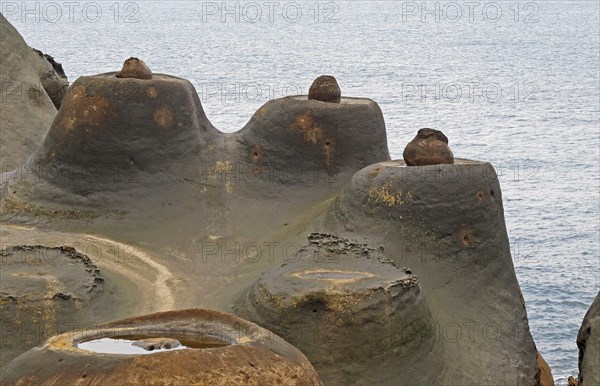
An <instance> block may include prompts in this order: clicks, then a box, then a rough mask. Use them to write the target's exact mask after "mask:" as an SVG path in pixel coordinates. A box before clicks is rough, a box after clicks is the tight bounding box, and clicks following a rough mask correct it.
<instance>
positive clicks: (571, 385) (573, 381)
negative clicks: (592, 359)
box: [567, 375, 579, 386]
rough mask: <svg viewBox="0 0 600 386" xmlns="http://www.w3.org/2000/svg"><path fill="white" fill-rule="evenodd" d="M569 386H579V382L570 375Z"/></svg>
mask: <svg viewBox="0 0 600 386" xmlns="http://www.w3.org/2000/svg"><path fill="white" fill-rule="evenodd" d="M567 386H579V381H578V380H577V379H575V378H574V377H573V376H572V375H570V376H569V378H568V379H567Z"/></svg>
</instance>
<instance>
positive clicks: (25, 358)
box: [0, 309, 322, 386]
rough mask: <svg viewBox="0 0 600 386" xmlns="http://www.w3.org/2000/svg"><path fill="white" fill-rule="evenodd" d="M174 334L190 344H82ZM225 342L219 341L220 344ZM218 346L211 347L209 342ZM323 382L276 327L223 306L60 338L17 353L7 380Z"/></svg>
mask: <svg viewBox="0 0 600 386" xmlns="http://www.w3.org/2000/svg"><path fill="white" fill-rule="evenodd" d="M157 335H158V336H161V337H172V339H175V338H176V339H177V340H180V341H181V342H182V343H184V345H185V346H186V347H188V349H180V350H172V351H160V352H157V353H152V354H145V355H144V354H141V355H135V354H133V355H131V354H130V355H121V354H106V353H102V354H100V353H95V352H93V351H88V350H84V349H81V348H80V347H78V345H79V344H81V343H82V342H86V341H90V340H94V339H99V338H104V337H107V338H123V339H125V338H135V337H143V339H147V338H148V336H155V337H156V336H157ZM215 341H218V342H220V343H221V344H220V345H219V346H218V347H214V345H212V343H210V344H208V345H205V342H215ZM207 347H210V348H207ZM48 380H51V381H52V383H53V384H61V385H72V384H76V383H80V382H91V383H93V384H98V385H110V384H112V385H137V384H154V385H164V384H169V385H182V386H183V385H185V386H187V385H215V386H218V385H255V386H258V385H291V386H293V385H297V386H301V385H302V386H304V385H306V386H309V385H310V386H313V385H315V386H317V385H322V383H321V381H320V380H319V377H318V375H317V373H316V372H315V370H314V368H313V367H312V365H311V364H310V363H309V362H308V360H307V359H306V357H305V356H304V355H303V354H302V353H301V352H300V351H299V350H298V349H296V348H294V347H293V346H292V345H290V344H289V343H287V342H285V341H284V340H283V339H281V338H280V337H278V336H276V335H274V334H273V333H271V332H269V331H267V330H265V329H263V328H261V327H259V326H257V325H256V324H253V323H250V322H248V321H245V320H243V319H240V318H237V317H235V316H233V315H230V314H226V313H223V312H216V311H210V310H201V309H191V310H182V311H170V312H162V313H157V314H152V315H146V316H140V317H135V318H129V319H124V320H118V321H115V322H111V323H106V324H102V325H98V326H96V327H94V328H89V329H86V330H84V331H74V332H71V333H67V334H63V335H58V336H54V337H52V338H50V339H48V340H47V341H46V342H45V343H44V344H43V345H42V346H41V347H38V348H35V349H32V350H30V351H27V352H26V353H24V354H23V355H21V356H19V357H18V358H16V359H14V360H13V361H12V362H10V363H9V364H8V365H7V366H6V367H5V368H3V371H2V374H1V375H0V381H1V383H2V384H3V385H7V386H9V385H21V384H25V383H26V384H44V382H46V381H48Z"/></svg>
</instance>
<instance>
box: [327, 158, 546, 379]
mask: <svg viewBox="0 0 600 386" xmlns="http://www.w3.org/2000/svg"><path fill="white" fill-rule="evenodd" d="M326 217H327V218H326V224H327V226H326V228H325V229H327V230H328V231H329V232H332V233H333V232H335V233H337V234H342V235H346V234H350V235H360V236H362V237H365V238H366V239H367V240H369V241H370V242H371V243H374V244H375V245H383V247H384V253H385V255H386V256H388V257H389V258H390V259H392V260H393V261H394V262H396V263H397V264H398V265H402V266H408V267H410V268H411V270H412V272H414V273H415V274H416V275H418V276H419V283H420V286H421V288H422V290H423V294H424V296H425V298H426V299H427V302H428V304H429V305H430V309H431V313H432V316H433V319H434V320H435V321H436V322H437V323H438V327H439V328H440V335H439V336H440V339H441V340H442V341H443V342H444V348H445V350H444V353H445V354H444V359H443V370H442V372H441V373H440V375H439V377H438V378H437V379H436V382H435V383H434V384H439V385H459V384H477V385H497V384H506V385H532V384H536V382H537V381H538V380H539V368H538V365H537V360H536V359H537V350H536V347H535V344H534V342H533V338H532V337H531V334H530V331H529V326H528V321H527V313H526V311H525V305H524V304H523V302H522V301H521V297H520V288H519V285H518V282H517V278H516V275H515V272H514V268H513V262H512V258H511V255H510V248H509V242H508V236H507V233H506V225H505V222H504V214H503V207H502V194H501V191H500V185H499V183H498V179H497V176H496V173H495V171H494V169H493V167H492V166H491V165H490V164H488V163H485V162H476V161H468V160H460V159H459V160H456V162H455V164H450V165H430V166H418V167H408V166H407V165H406V164H405V163H404V162H403V161H388V162H381V163H378V164H374V165H371V166H368V167H367V168H365V169H363V170H361V171H360V172H358V173H356V174H355V175H354V177H353V178H352V181H351V182H350V184H349V185H348V186H347V187H346V188H345V189H344V190H343V191H342V192H341V193H340V194H339V195H338V197H337V199H336V201H335V202H334V203H333V204H332V206H331V207H330V209H329V212H328V213H327V216H326ZM444 331H445V332H444ZM451 332H452V333H451ZM492 332H493V334H492ZM482 358H486V359H485V360H482ZM466 368H468V369H470V370H469V371H464V369H466Z"/></svg>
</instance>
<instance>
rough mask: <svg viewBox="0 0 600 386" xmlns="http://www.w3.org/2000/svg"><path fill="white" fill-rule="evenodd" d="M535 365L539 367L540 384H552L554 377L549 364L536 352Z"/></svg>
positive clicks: (547, 385) (550, 385)
mask: <svg viewBox="0 0 600 386" xmlns="http://www.w3.org/2000/svg"><path fill="white" fill-rule="evenodd" d="M537 365H538V367H539V369H540V383H539V385H540V386H554V377H553V376H552V370H550V366H548V363H547V362H546V361H545V360H544V358H543V357H542V354H540V353H539V352H538V353H537Z"/></svg>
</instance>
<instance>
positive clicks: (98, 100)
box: [61, 85, 114, 130]
mask: <svg viewBox="0 0 600 386" xmlns="http://www.w3.org/2000/svg"><path fill="white" fill-rule="evenodd" d="M63 111H64V113H63V115H62V119H61V125H62V126H63V127H64V128H65V129H66V130H72V129H73V128H75V127H77V126H88V127H89V126H95V127H98V126H101V125H102V124H104V123H105V122H106V120H107V118H108V117H110V116H112V115H113V114H114V112H113V110H112V108H111V105H110V103H109V101H108V100H107V99H106V98H104V97H102V96H100V95H88V94H87V90H86V87H85V86H83V85H76V86H74V87H73V89H72V90H71V92H69V93H68V94H67V96H66V97H65V100H64V101H63Z"/></svg>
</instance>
